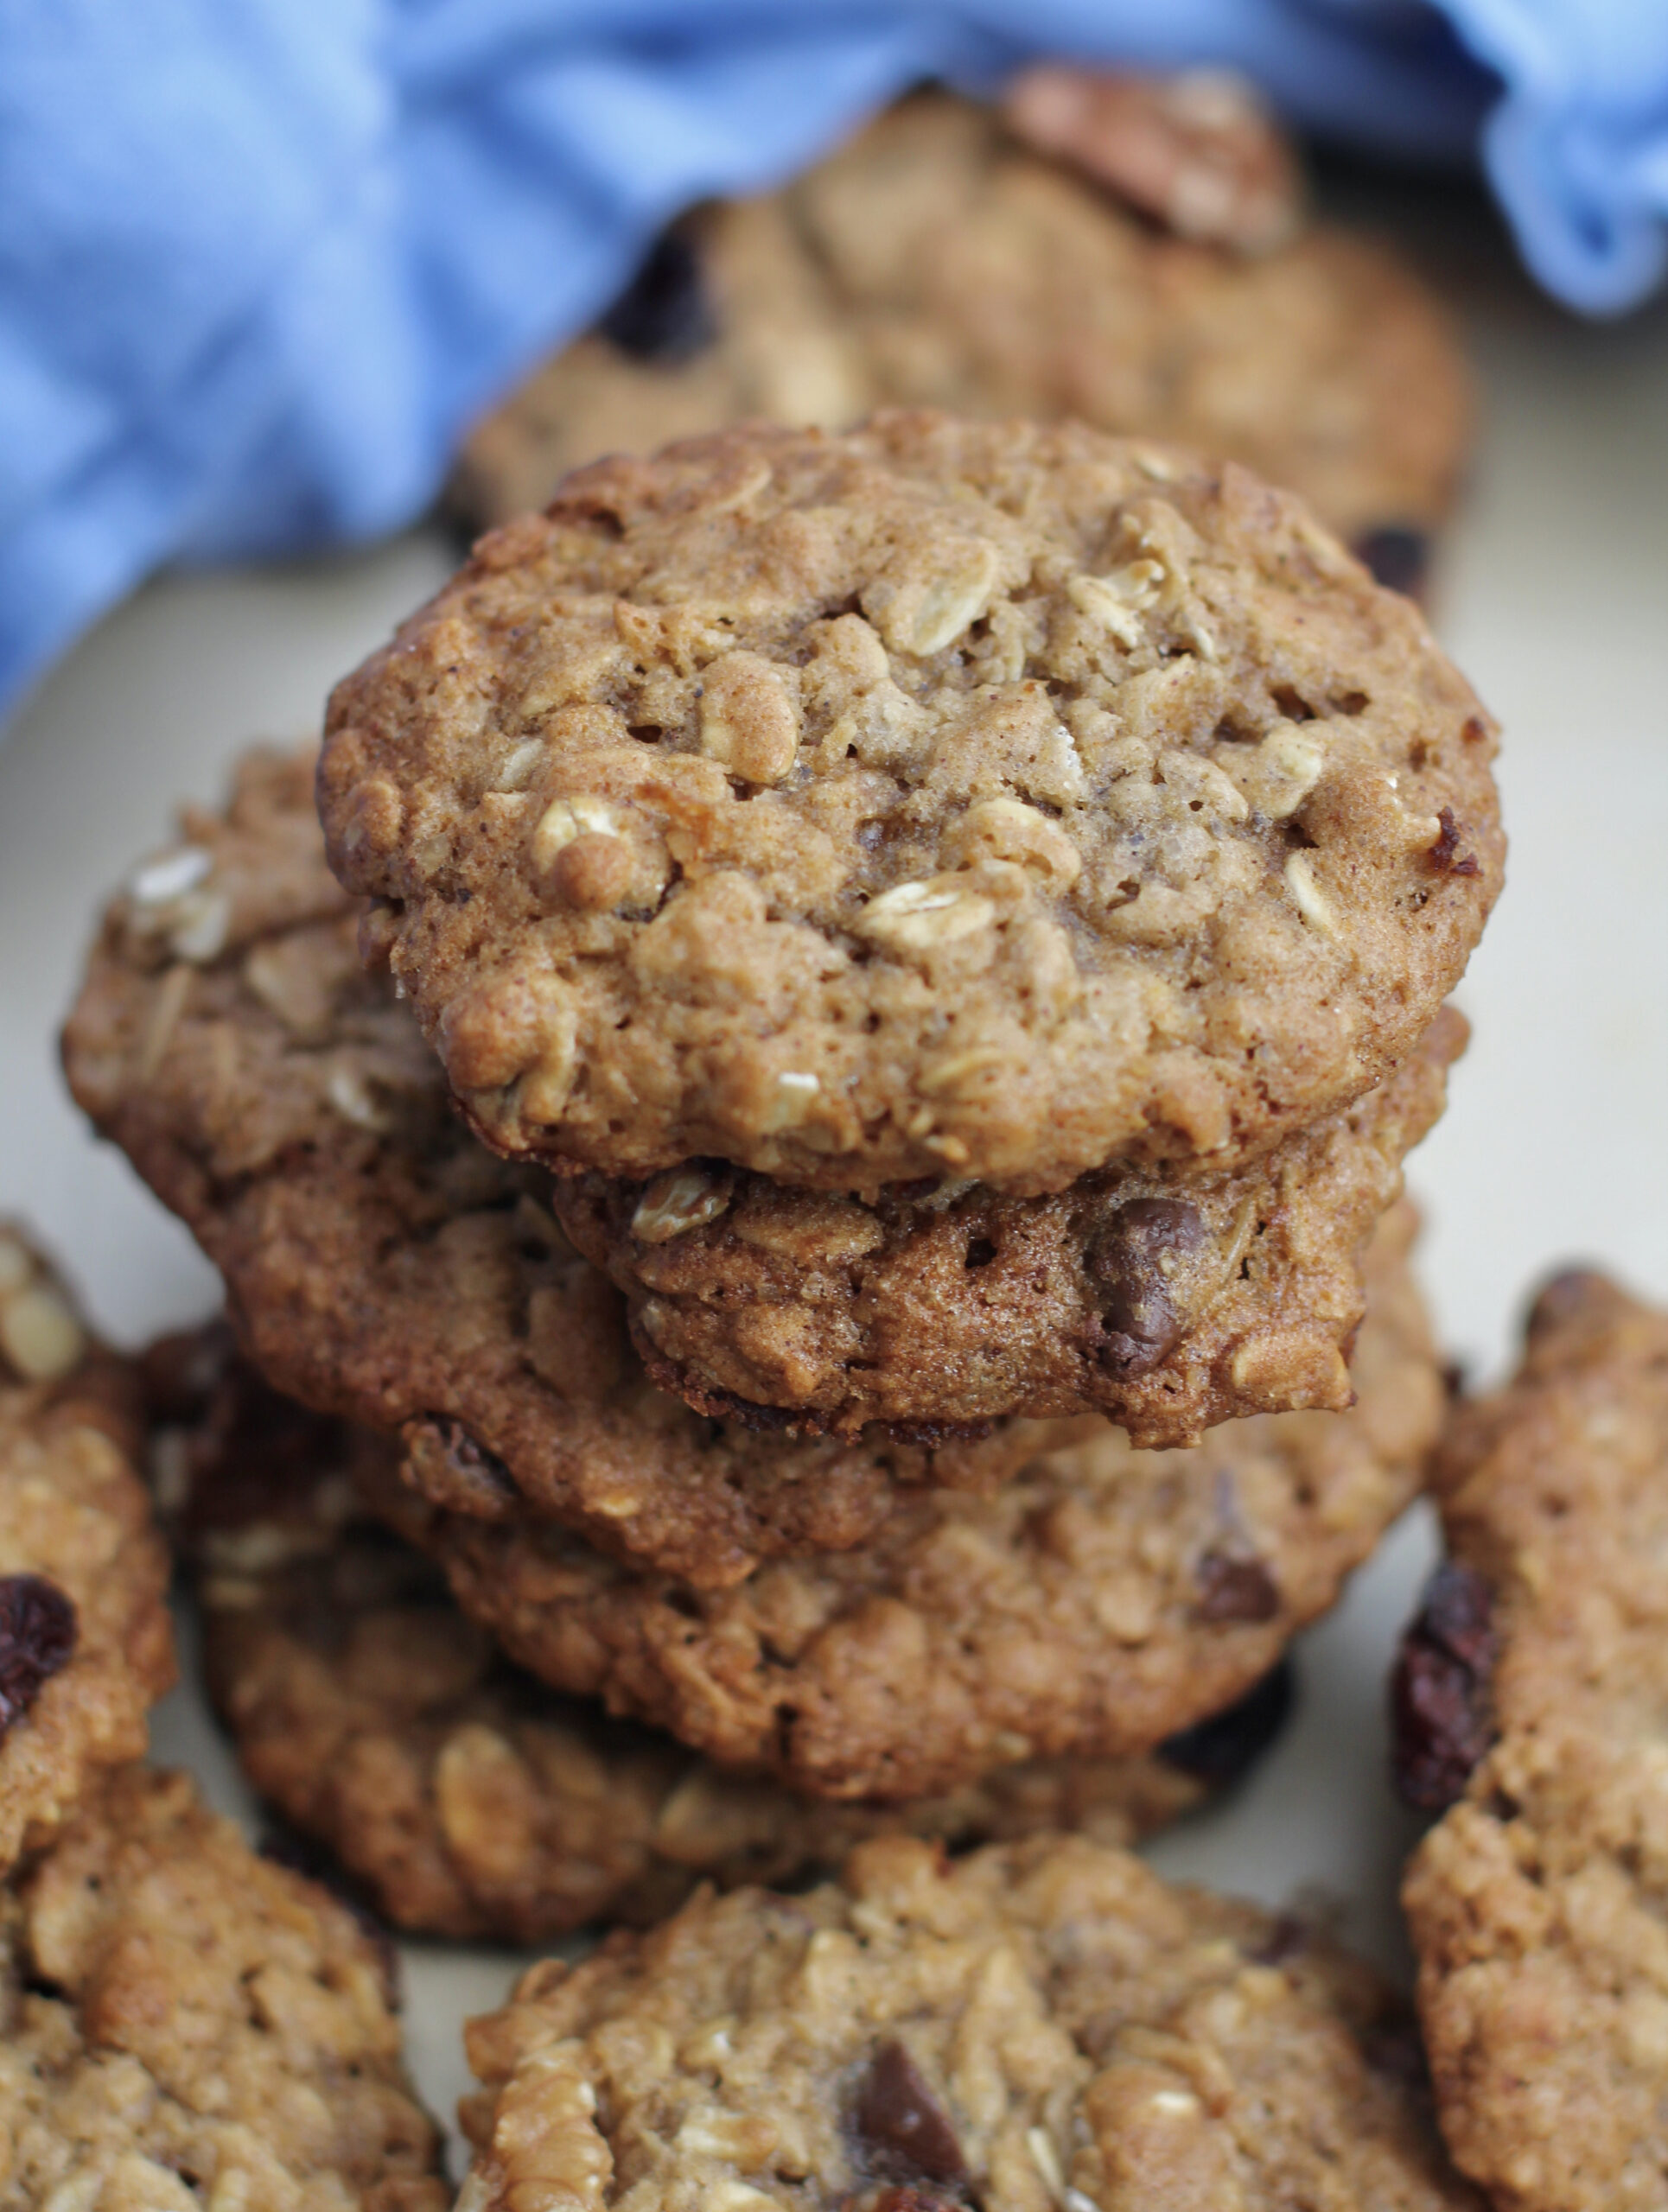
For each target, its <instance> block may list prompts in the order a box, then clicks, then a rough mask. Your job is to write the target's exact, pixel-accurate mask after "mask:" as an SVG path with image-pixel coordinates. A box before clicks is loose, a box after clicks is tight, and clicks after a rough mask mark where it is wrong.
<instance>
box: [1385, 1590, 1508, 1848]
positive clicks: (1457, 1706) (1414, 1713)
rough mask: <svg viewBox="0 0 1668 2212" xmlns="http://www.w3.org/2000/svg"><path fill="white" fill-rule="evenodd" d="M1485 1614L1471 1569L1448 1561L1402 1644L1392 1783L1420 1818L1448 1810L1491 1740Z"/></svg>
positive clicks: (1395, 1688)
mask: <svg viewBox="0 0 1668 2212" xmlns="http://www.w3.org/2000/svg"><path fill="white" fill-rule="evenodd" d="M1492 1615H1493V1599H1492V1597H1491V1595H1490V1592H1489V1587H1488V1585H1487V1582H1486V1581H1485V1580H1483V1578H1482V1576H1481V1575H1480V1574H1479V1573H1477V1571H1476V1569H1475V1568H1474V1567H1458V1566H1455V1564H1454V1563H1453V1562H1452V1561H1449V1562H1448V1563H1447V1564H1445V1565H1443V1566H1442V1567H1438V1568H1437V1570H1436V1573H1435V1574H1433V1575H1432V1576H1431V1578H1430V1580H1429V1582H1428V1583H1427V1584H1426V1586H1425V1595H1424V1603H1423V1605H1421V1606H1420V1608H1419V1611H1418V1613H1417V1616H1416V1617H1415V1618H1414V1620H1413V1622H1412V1623H1411V1624H1410V1627H1409V1628H1408V1630H1407V1632H1406V1634H1405V1635H1404V1637H1403V1638H1402V1651H1401V1656H1400V1658H1399V1660H1398V1661H1397V1667H1396V1674H1395V1677H1394V1680H1393V1681H1392V1683H1391V1737H1392V1740H1393V1745H1394V1758H1395V1765H1396V1783H1397V1789H1399V1790H1400V1792H1401V1794H1402V1796H1403V1797H1404V1800H1405V1801H1406V1802H1407V1803H1408V1804H1410V1805H1412V1806H1415V1807H1417V1809H1418V1810H1419V1811H1420V1812H1423V1813H1440V1812H1442V1811H1445V1810H1446V1808H1448V1806H1449V1805H1451V1804H1453V1803H1454V1802H1455V1799H1456V1798H1458V1797H1459V1796H1461V1795H1462V1794H1463V1792H1464V1789H1465V1786H1466V1783H1467V1782H1468V1781H1469V1780H1470V1778H1471V1770H1472V1769H1473V1768H1474V1766H1475V1765H1476V1764H1477V1762H1478V1761H1479V1760H1480V1758H1482V1756H1483V1754H1484V1753H1485V1752H1486V1751H1487V1749H1488V1747H1489V1745H1490V1744H1491V1743H1492V1742H1493V1716H1492V1714H1491V1712H1490V1709H1489V1694H1488V1690H1489V1682H1490V1680H1491V1678H1492V1677H1493V1672H1494V1662H1495V1660H1496V1658H1497V1656H1499V1646H1498V1642H1497V1639H1496V1637H1495V1634H1494V1629H1493V1618H1492Z"/></svg>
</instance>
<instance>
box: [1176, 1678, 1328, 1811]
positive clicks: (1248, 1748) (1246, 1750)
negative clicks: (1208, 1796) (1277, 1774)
mask: <svg viewBox="0 0 1668 2212" xmlns="http://www.w3.org/2000/svg"><path fill="white" fill-rule="evenodd" d="M1296 1688H1297V1686H1296V1677H1295V1675H1294V1674H1293V1671H1292V1665H1291V1662H1290V1660H1289V1659H1282V1660H1281V1661H1280V1662H1279V1664H1278V1665H1277V1666H1276V1667H1273V1668H1271V1669H1270V1671H1269V1672H1268V1673H1267V1674H1266V1675H1264V1677H1263V1679H1262V1681H1260V1682H1257V1683H1256V1684H1255V1685H1254V1686H1253V1687H1252V1688H1251V1689H1249V1690H1247V1691H1246V1693H1245V1696H1244V1697H1242V1698H1240V1699H1239V1700H1238V1702H1237V1703H1236V1704H1233V1705H1230V1706H1227V1707H1225V1708H1224V1710H1223V1711H1222V1712H1220V1713H1212V1714H1211V1716H1210V1718H1209V1719H1206V1720H1200V1721H1195V1722H1194V1726H1192V1727H1191V1728H1182V1729H1180V1730H1178V1731H1177V1732H1176V1733H1175V1735H1174V1736H1167V1737H1166V1738H1165V1739H1164V1741H1163V1742H1162V1744H1161V1745H1159V1747H1158V1756H1159V1758H1162V1760H1163V1761H1164V1763H1165V1764H1166V1765H1167V1766H1174V1767H1180V1769H1181V1771H1182V1773H1183V1774H1191V1775H1194V1776H1196V1777H1198V1779H1199V1780H1200V1782H1208V1783H1212V1784H1213V1786H1214V1787H1216V1788H1218V1789H1226V1787H1227V1785H1228V1784H1229V1783H1232V1782H1238V1780H1239V1778H1240V1777H1241V1776H1242V1775H1244V1774H1245V1773H1247V1772H1249V1770H1251V1767H1252V1766H1253V1765H1255V1764H1256V1762H1257V1760H1258V1759H1259V1758H1261V1757H1262V1755H1263V1753H1264V1751H1267V1749H1268V1747H1269V1745H1270V1744H1271V1743H1272V1742H1273V1741H1274V1739H1275V1738H1276V1736H1277V1735H1278V1734H1279V1733H1280V1731H1281V1730H1282V1729H1283V1727H1284V1726H1285V1725H1286V1722H1287V1720H1288V1719H1289V1717H1290V1714H1291V1708H1292V1705H1293V1702H1294V1700H1295V1699H1296Z"/></svg>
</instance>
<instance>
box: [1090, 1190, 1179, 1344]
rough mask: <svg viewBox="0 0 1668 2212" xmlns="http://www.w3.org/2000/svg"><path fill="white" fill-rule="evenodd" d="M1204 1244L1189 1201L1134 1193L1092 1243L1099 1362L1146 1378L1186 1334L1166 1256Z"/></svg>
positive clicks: (1091, 1257) (1092, 1271) (1091, 1263)
mask: <svg viewBox="0 0 1668 2212" xmlns="http://www.w3.org/2000/svg"><path fill="white" fill-rule="evenodd" d="M1204 1242H1205V1224H1204V1222H1203V1220H1202V1219H1201V1217H1200V1212H1199V1209H1198V1208H1197V1207H1196V1206H1193V1205H1188V1204H1187V1200H1186V1199H1185V1198H1132V1199H1131V1200H1130V1203H1129V1205H1126V1206H1120V1207H1119V1208H1118V1210H1117V1213H1115V1214H1114V1215H1113V1217H1112V1219H1111V1223H1110V1224H1108V1226H1107V1228H1106V1229H1105V1230H1104V1231H1103V1232H1102V1234H1101V1235H1100V1236H1098V1237H1097V1238H1096V1240H1095V1242H1094V1243H1093V1244H1092V1246H1091V1247H1090V1249H1089V1255H1088V1268H1089V1273H1090V1274H1091V1275H1092V1277H1093V1278H1094V1280H1095V1281H1097V1282H1098V1284H1099V1285H1100V1286H1101V1289H1102V1292H1103V1297H1104V1302H1103V1305H1102V1308H1101V1317H1100V1318H1101V1326H1102V1330H1103V1332H1104V1334H1103V1337H1102V1339H1101V1342H1100V1344H1099V1347H1098V1358H1099V1360H1100V1363H1101V1365H1102V1366H1103V1367H1105V1369H1106V1370H1108V1372H1109V1373H1111V1374H1113V1375H1118V1376H1137V1375H1145V1374H1147V1373H1148V1372H1149V1370H1150V1369H1152V1368H1155V1367H1156V1366H1157V1364H1158V1363H1159V1361H1160V1360H1161V1359H1162V1358H1163V1357H1164V1355H1165V1353H1166V1352H1168V1351H1169V1350H1170V1348H1171V1346H1172V1345H1173V1344H1175V1341H1176V1339H1177V1338H1179V1337H1180V1336H1181V1331H1182V1325H1183V1324H1182V1318H1181V1313H1180V1312H1179V1310H1178V1309H1177V1306H1176V1303H1175V1297H1174V1295H1173V1294H1172V1292H1171V1289H1170V1286H1169V1283H1168V1281H1167V1280H1166V1277H1165V1274H1164V1268H1163V1261H1164V1259H1165V1257H1166V1256H1167V1255H1169V1254H1173V1253H1189V1252H1196V1251H1198V1250H1199V1249H1200V1246H1201V1245H1202V1244H1203V1243H1204Z"/></svg>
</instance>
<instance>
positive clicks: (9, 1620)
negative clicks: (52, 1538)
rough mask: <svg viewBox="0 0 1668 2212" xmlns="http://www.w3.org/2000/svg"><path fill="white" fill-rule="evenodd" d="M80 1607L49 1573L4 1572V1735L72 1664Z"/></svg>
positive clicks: (0, 1711) (0, 1604)
mask: <svg viewBox="0 0 1668 2212" xmlns="http://www.w3.org/2000/svg"><path fill="white" fill-rule="evenodd" d="M76 1632H77V1624H76V1619H75V1608H74V1606H73V1604H72V1603H71V1602H70V1599H68V1597H67V1595H66V1593H65V1592H63V1591H61V1590H60V1588H59V1587H58V1585H57V1584H56V1583H55V1582H48V1580H47V1578H46V1576H45V1575H44V1574H5V1575H0V1737H3V1736H4V1735H5V1733H6V1732H7V1730H8V1729H10V1727H11V1726H12V1724H13V1723H14V1722H15V1721H17V1720H21V1719H22V1717H23V1715H24V1714H25V1713H27V1712H28V1711H29V1707H31V1706H32V1705H33V1704H34V1702H35V1699H36V1698H37V1697H39V1695H40V1694H41V1686H42V1685H43V1684H44V1683H46V1682H49V1681H51V1680H52V1677H53V1676H54V1675H55V1674H57V1673H59V1672H60V1669H63V1668H65V1667H67V1665H68V1664H69V1660H70V1655H71V1653H72V1652H73V1650H74V1649H75V1638H76Z"/></svg>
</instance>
